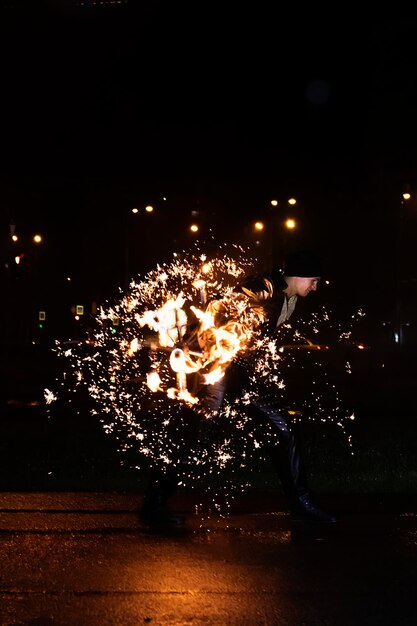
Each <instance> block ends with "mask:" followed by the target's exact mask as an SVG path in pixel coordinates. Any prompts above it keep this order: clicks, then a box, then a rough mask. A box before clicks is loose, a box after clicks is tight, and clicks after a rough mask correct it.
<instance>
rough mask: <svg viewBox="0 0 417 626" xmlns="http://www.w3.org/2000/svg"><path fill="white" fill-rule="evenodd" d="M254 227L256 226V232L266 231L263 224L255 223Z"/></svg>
mask: <svg viewBox="0 0 417 626" xmlns="http://www.w3.org/2000/svg"><path fill="white" fill-rule="evenodd" d="M254 226H255V230H263V229H264V224H263V222H255V224H254Z"/></svg>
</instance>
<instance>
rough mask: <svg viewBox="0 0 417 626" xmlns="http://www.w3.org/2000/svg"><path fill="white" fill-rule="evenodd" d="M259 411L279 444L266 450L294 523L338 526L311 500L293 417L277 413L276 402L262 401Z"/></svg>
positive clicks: (259, 402)
mask: <svg viewBox="0 0 417 626" xmlns="http://www.w3.org/2000/svg"><path fill="white" fill-rule="evenodd" d="M256 408H257V409H258V410H259V411H261V413H262V414H263V415H264V416H265V417H266V418H267V419H268V421H269V423H270V424H271V425H272V427H273V433H274V435H275V437H276V439H278V441H274V439H275V437H274V439H273V440H271V441H270V443H269V444H268V446H267V451H268V454H269V457H270V459H271V461H272V463H273V465H274V467H275V468H276V470H277V472H278V474H279V477H280V480H281V484H282V488H283V490H284V493H285V495H286V497H287V500H288V503H289V506H290V513H291V518H292V520H293V521H297V522H298V521H303V522H324V523H335V522H336V518H335V517H334V516H333V515H330V514H328V513H326V512H325V511H322V510H321V509H320V508H319V507H318V506H317V505H316V504H315V503H314V502H313V501H312V499H311V494H310V492H309V489H308V484H307V474H306V470H305V466H304V462H303V459H302V456H301V450H300V441H299V438H298V435H297V431H296V427H295V425H294V424H291V421H290V416H289V415H287V414H286V412H282V411H280V410H279V409H277V407H276V405H275V403H274V400H273V398H272V399H262V400H259V401H258V402H257V404H256Z"/></svg>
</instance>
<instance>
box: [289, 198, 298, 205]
mask: <svg viewBox="0 0 417 626" xmlns="http://www.w3.org/2000/svg"><path fill="white" fill-rule="evenodd" d="M288 204H291V205H294V204H297V200H296V199H295V198H289V200H288Z"/></svg>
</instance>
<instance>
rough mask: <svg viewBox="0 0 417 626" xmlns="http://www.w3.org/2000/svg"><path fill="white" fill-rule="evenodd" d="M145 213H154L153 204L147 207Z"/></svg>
mask: <svg viewBox="0 0 417 626" xmlns="http://www.w3.org/2000/svg"><path fill="white" fill-rule="evenodd" d="M145 211H146V212H147V213H152V211H153V206H152V205H151V204H148V206H146V207H145Z"/></svg>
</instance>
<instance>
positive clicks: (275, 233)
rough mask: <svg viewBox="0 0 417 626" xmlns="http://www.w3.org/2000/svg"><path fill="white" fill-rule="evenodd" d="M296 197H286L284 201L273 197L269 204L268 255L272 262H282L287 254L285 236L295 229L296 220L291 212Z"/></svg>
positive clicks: (295, 202) (296, 226)
mask: <svg viewBox="0 0 417 626" xmlns="http://www.w3.org/2000/svg"><path fill="white" fill-rule="evenodd" d="M296 204H297V199H296V198H295V197H294V196H290V197H288V198H287V199H286V200H285V201H281V200H277V199H276V198H273V199H271V200H270V205H271V220H270V221H271V229H270V231H271V232H270V236H269V240H270V255H271V261H272V263H281V264H282V263H283V262H284V259H285V256H286V254H287V236H288V233H289V232H292V231H296V230H297V228H298V221H297V220H296V219H295V218H294V217H293V215H292V213H293V210H294V207H295V205H296Z"/></svg>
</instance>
